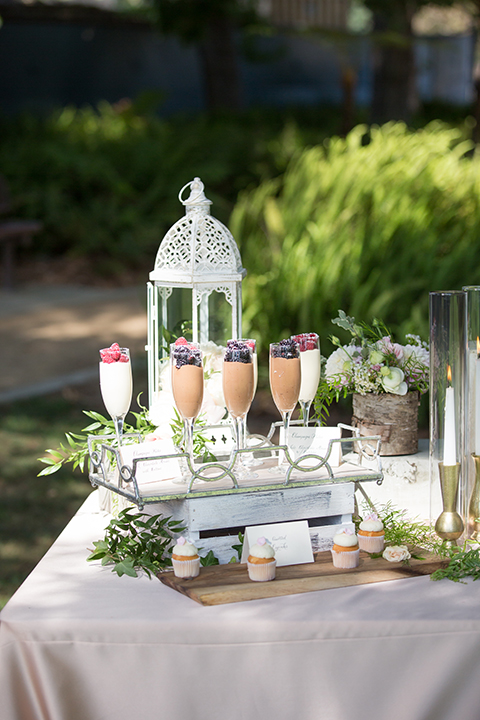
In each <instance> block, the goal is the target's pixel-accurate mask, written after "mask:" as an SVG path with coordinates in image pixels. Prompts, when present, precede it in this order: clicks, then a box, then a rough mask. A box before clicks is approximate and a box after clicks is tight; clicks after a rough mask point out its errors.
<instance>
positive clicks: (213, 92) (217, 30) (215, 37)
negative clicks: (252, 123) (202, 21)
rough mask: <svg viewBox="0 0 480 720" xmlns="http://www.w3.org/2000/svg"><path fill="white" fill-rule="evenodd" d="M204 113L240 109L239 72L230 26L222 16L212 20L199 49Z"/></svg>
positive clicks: (232, 31)
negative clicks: (203, 84)
mask: <svg viewBox="0 0 480 720" xmlns="http://www.w3.org/2000/svg"><path fill="white" fill-rule="evenodd" d="M199 51H200V60H201V63H202V67H203V77H204V83H205V97H206V103H207V109H208V110H220V109H225V110H233V111H236V110H239V109H240V108H241V104H242V103H241V92H240V72H239V69H238V60H237V48H236V43H235V33H234V26H233V24H232V22H231V20H230V19H229V18H228V17H226V16H224V15H223V16H222V15H218V16H216V17H212V19H211V20H210V22H209V24H208V26H207V29H206V32H205V36H204V38H203V40H202V41H201V42H200V45H199Z"/></svg>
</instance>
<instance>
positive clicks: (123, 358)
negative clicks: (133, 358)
mask: <svg viewBox="0 0 480 720" xmlns="http://www.w3.org/2000/svg"><path fill="white" fill-rule="evenodd" d="M100 357H101V360H102V362H104V363H107V365H110V364H111V363H114V362H129V358H128V355H126V354H125V353H122V350H121V347H120V345H119V344H118V343H112V345H110V347H109V348H103V349H102V350H100Z"/></svg>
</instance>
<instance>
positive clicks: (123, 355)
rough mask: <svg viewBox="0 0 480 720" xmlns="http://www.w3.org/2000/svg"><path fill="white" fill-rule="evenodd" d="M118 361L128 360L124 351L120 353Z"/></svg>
mask: <svg viewBox="0 0 480 720" xmlns="http://www.w3.org/2000/svg"><path fill="white" fill-rule="evenodd" d="M118 362H123V363H126V362H129V359H128V355H125V353H121V354H120V357H119V358H118Z"/></svg>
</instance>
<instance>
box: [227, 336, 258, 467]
mask: <svg viewBox="0 0 480 720" xmlns="http://www.w3.org/2000/svg"><path fill="white" fill-rule="evenodd" d="M235 342H239V343H246V344H247V345H248V346H249V347H250V348H251V349H252V360H253V397H255V393H256V392H257V384H258V358H257V341H256V340H254V339H253V338H239V339H238V340H228V341H227V347H228V346H229V345H230V344H231V343H235ZM252 402H253V400H252ZM244 431H245V432H244V440H243V447H245V448H246V447H247V436H248V428H247V419H246V418H245V423H244ZM243 462H244V464H245V465H261V464H262V463H261V462H260V461H259V460H255V459H254V457H253V453H252V454H250V453H249V454H248V456H245V457H244V460H243Z"/></svg>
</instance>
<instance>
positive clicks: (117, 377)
mask: <svg viewBox="0 0 480 720" xmlns="http://www.w3.org/2000/svg"><path fill="white" fill-rule="evenodd" d="M100 391H101V393H102V399H103V402H104V404H105V407H106V409H107V412H108V413H109V415H110V417H111V418H112V420H113V423H114V425H115V434H116V436H117V442H118V446H119V447H120V445H121V440H122V432H123V422H124V420H125V415H126V414H127V413H128V411H129V410H130V403H131V402H132V391H133V382H132V364H131V362H130V350H129V349H128V348H121V347H120V346H119V344H118V343H113V344H112V345H111V346H110V347H109V348H104V349H103V350H100Z"/></svg>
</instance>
